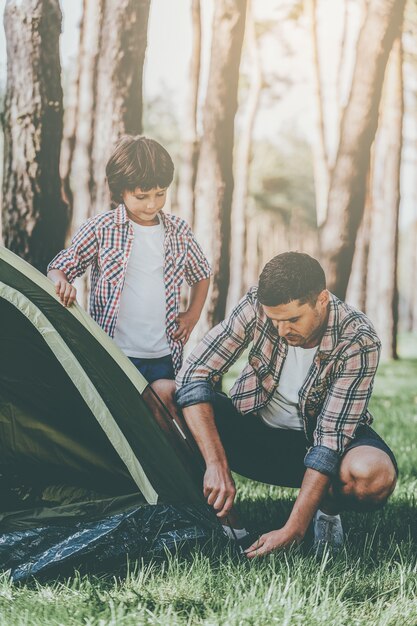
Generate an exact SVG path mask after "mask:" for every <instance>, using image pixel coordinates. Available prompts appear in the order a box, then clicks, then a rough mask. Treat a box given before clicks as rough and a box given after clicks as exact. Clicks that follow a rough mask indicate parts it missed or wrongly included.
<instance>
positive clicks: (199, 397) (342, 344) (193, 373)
mask: <svg viewBox="0 0 417 626" xmlns="http://www.w3.org/2000/svg"><path fill="white" fill-rule="evenodd" d="M329 308H330V310H329V318H328V324H327V328H326V331H325V333H324V336H323V338H322V340H321V343H320V345H319V348H318V351H317V354H316V356H315V359H314V362H313V364H312V366H311V368H310V370H309V373H308V375H307V378H306V380H305V381H304V384H303V386H302V387H301V389H300V393H299V405H300V411H301V415H302V418H303V421H304V430H305V433H306V437H307V440H308V441H309V443H310V445H311V448H310V449H309V451H308V453H307V455H306V458H305V464H306V466H307V467H312V468H313V469H317V470H318V471H321V472H323V473H327V474H334V473H336V471H337V466H338V463H339V461H340V456H341V455H342V454H343V451H344V449H345V448H346V446H347V445H348V444H349V443H350V441H351V440H352V438H353V436H354V434H355V430H356V428H357V426H358V425H359V424H371V423H372V416H371V414H370V413H369V411H368V408H367V407H368V402H369V399H370V397H371V393H372V385H373V380H374V376H375V373H376V370H377V366H378V361H379V354H380V341H379V339H378V337H377V335H376V333H375V330H374V328H373V326H372V324H371V322H370V321H369V319H368V318H367V317H366V316H365V315H364V314H363V313H361V312H359V311H357V310H356V309H354V308H353V307H350V306H348V305H347V304H345V303H344V302H342V301H341V300H339V299H338V298H336V297H335V296H333V295H332V294H330V304H329ZM249 344H252V346H251V349H250V352H249V355H248V363H247V365H246V367H245V368H244V369H243V371H242V373H241V374H240V376H239V377H238V379H237V380H236V382H235V384H234V386H233V388H232V389H231V392H230V395H231V398H232V401H233V404H234V405H235V407H236V408H237V409H238V411H240V412H241V413H249V412H256V411H257V410H258V409H260V408H261V407H263V406H264V405H266V404H267V403H268V402H269V401H270V399H271V398H272V396H273V394H274V392H275V390H276V389H277V386H278V383H279V378H280V373H281V369H282V366H283V363H284V360H285V357H286V355H287V351H288V344H287V343H286V341H285V340H284V339H281V338H280V337H279V335H278V333H277V331H276V329H275V327H274V326H273V324H272V322H271V321H270V320H269V318H268V317H267V316H266V314H265V312H264V310H263V307H262V305H261V304H260V303H259V301H258V299H257V288H256V287H253V288H252V289H250V290H249V292H248V293H247V294H246V296H244V298H242V300H241V301H240V302H239V304H238V305H237V306H236V307H235V308H234V309H233V311H232V312H231V314H230V315H229V317H228V318H227V319H226V320H224V321H223V322H221V323H220V324H218V325H217V326H216V327H215V328H213V329H212V330H211V331H210V332H209V333H208V334H207V335H206V336H205V337H204V339H203V340H202V341H201V342H200V344H199V345H198V346H197V347H196V348H195V349H194V351H193V352H192V354H191V355H190V356H189V357H188V359H187V361H186V362H185V364H184V366H183V368H182V370H181V371H180V373H179V374H178V375H177V401H178V403H179V405H180V406H181V407H185V406H189V405H192V404H197V403H199V402H210V401H211V399H212V398H213V393H214V391H213V384H214V383H215V382H217V381H218V380H219V378H220V376H221V375H222V374H224V373H225V372H227V370H228V369H229V368H230V366H231V365H232V364H233V363H234V362H235V361H236V360H237V359H238V358H239V356H240V355H241V354H242V352H243V351H244V350H245V348H247V347H248V346H249Z"/></svg>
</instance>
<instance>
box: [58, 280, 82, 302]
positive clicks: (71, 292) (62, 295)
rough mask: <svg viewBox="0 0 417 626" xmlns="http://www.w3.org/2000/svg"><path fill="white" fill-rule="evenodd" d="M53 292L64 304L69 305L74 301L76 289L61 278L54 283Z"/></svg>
mask: <svg viewBox="0 0 417 626" xmlns="http://www.w3.org/2000/svg"><path fill="white" fill-rule="evenodd" d="M55 292H56V294H57V295H58V296H59V299H60V300H61V302H62V304H63V305H64V306H71V304H72V303H73V302H75V298H76V296H77V290H76V288H75V287H74V286H73V285H71V283H69V282H68V281H66V280H62V279H61V280H57V281H56V283H55Z"/></svg>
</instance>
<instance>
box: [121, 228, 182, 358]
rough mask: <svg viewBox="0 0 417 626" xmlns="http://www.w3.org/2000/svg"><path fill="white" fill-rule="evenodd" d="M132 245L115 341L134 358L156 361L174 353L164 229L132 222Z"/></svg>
mask: <svg viewBox="0 0 417 626" xmlns="http://www.w3.org/2000/svg"><path fill="white" fill-rule="evenodd" d="M131 224H132V226H133V231H134V239H133V245H132V249H131V252H130V256H129V261H128V264H127V268H126V275H125V282H124V286H123V291H122V295H121V299H120V308H119V313H118V316H117V323H116V330H115V334H114V340H115V342H116V343H117V345H118V346H119V348H120V349H121V350H122V351H123V352H124V353H125V354H126V355H127V356H131V357H137V358H142V359H157V358H160V357H163V356H167V355H168V354H170V353H171V350H170V347H169V344H168V340H167V336H166V319H165V316H166V296H165V283H164V226H163V224H162V222H161V220H160V221H159V224H156V225H155V226H141V225H140V224H136V222H133V221H131Z"/></svg>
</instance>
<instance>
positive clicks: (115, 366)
mask: <svg viewBox="0 0 417 626" xmlns="http://www.w3.org/2000/svg"><path fill="white" fill-rule="evenodd" d="M161 424H162V428H161ZM0 476H1V478H0V494H1V495H2V497H1V498H0V500H1V502H0V533H2V532H3V533H5V534H4V535H2V536H1V537H0V567H1V566H2V564H3V566H6V565H5V564H7V562H8V561H7V558H5V555H6V553H7V551H8V550H9V552H10V549H11V548H10V546H11V545H12V544H13V545H15V543H14V542H15V540H16V537H15V538H14V539H13V541H11V539H10V537H9V539H10V542H11V543H10V542H9V543H8V540H7V536H9V535H10V533H14V532H17V533H19V532H23V533H24V532H30V533H35V534H36V532H37V529H38V531H39V528H40V527H39V526H38V524H39V521H40V520H41V521H42V520H45V519H46V520H48V523H47V525H46V526H42V528H44V529H45V528H46V529H49V530H48V532H49V531H50V532H49V535H51V533H52V528H53V527H54V524H55V522H54V519H56V518H57V515H58V513H57V511H58V509H59V506H58V508H57V506H55V504H57V503H53V501H51V500H50V501H49V502H47V501H46V500H45V498H43V495H45V494H46V493H47V492H48V488H49V493H52V491H53V490H52V491H51V489H50V486H51V484H52V485H62V486H64V487H66V488H68V487H70V488H72V489H73V490H74V489H75V491H74V493H75V492H76V489H77V488H79V489H80V490H81V491H80V493H81V494H82V493H87V491H88V490H90V492H91V493H92V494H94V493H96V494H98V495H97V497H96V498H95V499H94V497H93V502H96V503H97V502H99V501H100V497H103V496H104V497H106V496H107V497H110V498H111V501H112V502H113V501H114V500H115V501H117V500H118V498H124V497H126V495H127V494H132V493H136V496H135V498H136V501H135V506H134V507H133V509H132V510H131V511H130V513H128V512H127V511H126V510H124V509H123V510H122V511H119V512H118V513H117V514H116V518H117V515H120V516H121V517H120V518H117V519H118V520H119V521H117V519H116V518H114V515H113V513H111V514H110V513H109V511H108V510H105V511H102V515H103V517H102V518H101V520H102V522H103V523H104V521H103V520H107V521H106V524H108V523H109V521H108V520H109V519H110V518H112V519H113V518H114V519H113V521H114V524H115V525H114V526H112V524H113V522H112V523H111V524H110V526H111V527H112V529H113V530H112V531H111V533H110V534H112V533H113V532H114V533H116V534H117V533H118V530H117V529H120V528H121V527H123V528H124V527H125V526H126V525H127V526H128V527H130V526H131V525H132V524H133V522H132V521H131V520H132V519H135V520H136V522H137V523H138V524H139V523H140V519H142V518H143V519H144V517H146V516H147V515H149V516H150V519H154V518H155V516H152V515H151V511H152V510H153V511H154V513H155V511H156V510H157V509H155V508H154V505H156V506H157V507H159V506H162V509H161V510H164V511H165V513H164V515H165V517H164V524H165V527H166V528H167V527H168V525H169V514H168V513H167V511H170V512H171V514H173V512H174V511H176V513H175V515H174V517H175V516H176V517H177V518H178V516H179V517H181V511H182V510H183V507H184V506H187V507H188V509H189V510H194V511H198V512H199V513H198V515H199V524H200V526H201V523H202V522H201V520H203V522H204V523H203V526H204V525H205V528H206V532H212V530H213V528H216V527H217V526H218V524H217V521H216V518H215V516H214V514H213V513H212V511H211V510H209V509H208V507H207V506H206V504H205V502H204V499H203V495H202V490H201V482H200V479H201V466H200V465H199V461H198V460H197V458H196V457H195V455H194V452H193V450H192V445H191V444H190V442H189V440H188V439H187V434H186V433H184V430H183V429H182V427H179V425H178V424H176V423H175V422H173V420H172V418H171V417H170V416H169V414H168V413H167V411H166V409H165V408H164V407H163V405H162V404H161V403H160V402H159V403H158V399H157V398H155V396H154V394H153V392H152V390H151V388H150V387H149V386H148V384H147V382H146V380H145V379H144V378H143V377H142V376H141V375H140V374H139V372H138V371H137V370H136V368H135V367H134V366H133V365H132V363H131V362H130V360H129V359H128V358H127V357H125V355H124V354H123V353H122V352H121V351H120V350H119V349H118V348H117V346H116V345H115V344H114V342H113V341H112V340H111V339H110V338H109V337H108V336H107V335H106V333H104V331H103V330H102V329H101V328H100V327H99V326H98V325H97V324H96V323H95V322H94V321H93V320H92V319H91V318H90V317H89V316H88V315H87V314H86V313H85V312H84V311H83V310H82V309H81V308H80V307H79V306H78V305H73V306H71V307H69V308H66V307H64V306H63V305H62V304H61V303H60V302H59V300H58V298H57V296H56V295H55V290H54V286H53V285H52V283H51V282H50V281H49V280H48V279H47V278H46V277H45V276H43V275H42V274H40V273H39V272H38V271H37V270H36V269H34V268H33V267H31V266H30V265H29V264H27V263H26V262H25V261H23V260H22V259H20V258H18V257H17V256H16V255H14V254H13V253H12V252H10V251H9V250H6V249H5V248H0ZM2 489H4V491H5V493H4V494H2ZM138 490H139V493H138ZM59 491H60V490H59V489H58V490H55V492H54V493H59ZM61 491H62V489H61ZM19 493H20V494H22V493H23V494H26V496H25V497H24V498H23V501H25V502H26V505H25V506H23V507H21V509H22V510H21V511H20V510H19V507H20V504H19V500H16V497H17V494H19ZM27 494H31V497H32V496H33V498H32V500H31V498H30V497H27ZM80 497H81V496H80ZM25 498H26V500H25ZM21 500H22V498H21ZM2 502H3V504H2ZM7 503H8V504H7ZM51 504H52V506H51ZM58 505H59V503H58ZM148 505H153V506H150V507H149V506H148ZM70 506H72V507H73V508H72V510H73V511H74V512H75V511H77V513H76V514H75V513H74V516H73V518H72V519H71V520H67V522H66V526H65V524H64V526H65V527H66V528H67V530H68V528H70V530H69V531H68V532H69V535H68V537H73V535H72V534H71V533H72V530H71V529H73V528H74V524H75V525H77V524H78V525H80V524H81V525H82V524H89V525H90V526H91V529H93V528H94V524H96V531H97V533H98V536H97V537H96V539H94V541H93V543H94V545H97V546H98V545H99V544H100V542H101V539H99V537H100V533H101V531H100V529H99V527H100V522H99V520H97V519H96V518H95V517H94V516H92V510H93V509H94V510H96V507H95V505H94V504H92V502H91V501H90V502H81V503H75V505H74V504H72V505H70ZM190 507H191V509H190ZM147 508H149V511H148V513H146V509H147ZM98 510H100V507H98ZM29 511H30V512H29ZM60 511H61V509H60ZM67 511H68V509H67ZM132 511H135V512H134V513H133V512H132ZM61 512H62V511H61ZM54 516H55V517H54ZM58 517H59V516H58ZM189 517H190V516H189V512H188V513H187V514H186V515H185V517H184V519H185V526H186V525H187V521H186V520H189ZM128 519H129V520H130V521H129V522H128V521H127V520H128ZM121 520H124V521H123V523H122V522H121ZM119 522H120V523H119ZM136 522H135V523H136ZM177 522H178V519H177ZM42 523H43V521H42ZM68 524H69V526H68ZM22 525H23V526H22ZM134 525H135V524H133V526H134ZM64 526H60V527H61V528H64ZM23 527H24V529H23V530H22V528H23ZM148 530H149V528H148ZM154 530H155V532H156V529H154ZM39 532H40V533H41V534H42V533H45V532H46V531H45V530H43V531H42V532H41V531H39ZM48 532H46V534H47V535H48ZM62 532H63V531H62ZM78 532H81V531H80V529H78V531H77V532H76V533H75V534H77V533H78ZM123 532H124V531H123ZM196 532H197V531H196ZM201 532H202V531H201V528H200V530H199V531H198V532H197V535H200V534H201ZM52 534H53V533H52ZM61 534H62V533H61ZM64 534H65V533H64ZM122 534H123V533H122ZM150 534H152V533H149V532H148V540H147V541H149V536H150ZM174 534H175V533H174ZM189 534H190V533H189V532H188V534H187V533H185V536H187V537H189ZM191 534H192V533H191ZM203 534H204V533H203ZM93 535H94V532H93V531H91V532H90V533H87V536H89V537H90V538H92V537H93ZM197 535H196V536H197ZM103 536H104V535H103ZM106 536H108V535H106ZM68 537H67V539H68ZM27 541H29V539H28V536H27V537H26V538H24V541H23V544H24V545H26V544H27ZM68 541H69V544H71V540H70V539H68ZM25 542H26V543H25ZM29 543H31V542H30V541H29ZM35 543H36V542H35ZM116 543H117V542H116ZM168 543H169V542H168ZM32 544H33V545H34V543H33V541H32ZM142 544H143V542H142ZM145 544H146V541H145ZM118 545H120V547H121V546H122V545H123V541H122V542H121V543H120V544H118ZM135 545H136V546H137V545H138V543H137V541H136V544H135ZM143 545H144V544H143ZM143 545H142V548H143ZM142 548H141V549H142ZM121 549H122V548H121ZM48 550H52V552H53V546H52V547H51V546H50V547H49V548H48ZM17 552H19V553H21V552H22V551H21V550H17ZM52 552H51V551H49V552H48V553H49V554H52ZM58 552H59V553H61V552H60V551H58ZM76 553H77V554H78V555H80V554H81V553H80V552H79V551H76ZM84 553H85V554H89V548H85V550H84V552H83V554H84ZM120 554H122V552H121V553H120ZM90 556H91V555H90ZM14 566H15V567H17V566H16V564H15V563H14ZM29 569H30V570H31V571H35V570H36V568H35V569H34V567H33V564H32V566H31V568H29ZM25 571H26V570H25ZM28 571H29V570H28ZM36 571H37V570H36Z"/></svg>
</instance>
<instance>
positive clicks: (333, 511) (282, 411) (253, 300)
mask: <svg viewBox="0 0 417 626" xmlns="http://www.w3.org/2000/svg"><path fill="white" fill-rule="evenodd" d="M249 345H251V348H250V351H249V354H248V362H247V364H246V366H245V368H244V369H243V371H242V372H241V374H240V376H239V377H238V379H237V381H236V382H235V384H234V386H233V388H232V390H231V399H229V398H227V397H226V396H225V395H224V394H220V393H217V392H216V391H215V390H214V385H215V383H216V381H218V380H219V379H220V377H221V376H222V375H223V374H224V373H225V372H226V371H227V370H228V369H229V368H230V366H231V365H232V364H233V363H234V362H235V361H236V360H237V359H238V358H239V357H240V355H241V354H242V352H243V351H244V350H245V349H246V348H247V347H248V346H249ZM379 353H380V341H379V339H378V337H377V335H376V333H375V330H374V328H373V326H372V324H371V322H370V321H369V320H368V318H367V317H366V316H365V315H364V314H363V313H361V312H359V311H357V310H356V309H354V308H353V307H351V306H349V305H347V304H345V303H344V302H342V301H340V300H339V299H338V298H336V297H335V296H334V295H332V294H331V293H329V292H328V291H327V289H326V282H325V276H324V272H323V269H322V268H321V266H320V264H319V263H318V262H317V261H316V260H315V259H313V258H311V257H310V256H308V255H307V254H300V253H297V252H288V253H285V254H280V255H278V256H276V257H274V258H273V259H272V260H271V261H270V262H269V263H267V265H266V266H265V268H264V270H263V271H262V274H261V276H260V279H259V286H258V288H252V289H250V290H249V292H248V293H247V294H246V296H245V297H244V298H243V299H242V300H241V301H240V302H239V304H238V305H237V306H236V307H235V308H234V309H233V311H232V312H231V314H230V316H229V317H228V318H227V319H226V320H224V321H223V322H222V323H220V324H219V325H217V326H216V327H215V328H213V329H212V330H211V331H210V332H209V333H208V334H207V335H206V336H205V338H204V339H203V340H202V342H201V343H200V344H199V345H198V346H197V347H196V348H195V350H194V351H193V352H192V354H191V355H190V357H189V358H188V359H187V361H186V363H185V365H184V366H183V368H182V370H181V371H180V373H179V375H178V376H177V380H176V382H177V395H176V399H177V403H178V405H179V406H180V407H181V408H182V410H183V414H184V417H185V420H186V422H187V424H188V426H189V428H190V430H191V432H192V434H193V436H194V438H195V440H196V442H197V444H198V446H199V448H200V450H201V453H202V455H203V457H204V460H205V463H206V471H205V476H204V494H205V497H206V498H207V501H208V503H209V504H210V505H212V506H213V507H214V509H215V511H216V512H217V515H218V516H219V517H220V518H225V517H226V516H228V515H229V514H230V512H231V509H232V505H233V501H234V498H235V493H236V490H235V485H234V482H233V478H232V476H231V470H234V471H236V472H238V473H239V474H242V475H244V476H247V477H249V478H252V479H254V480H258V481H262V482H265V483H270V484H274V485H281V486H287V487H300V491H299V494H298V497H297V499H296V502H295V505H294V508H293V510H292V513H291V515H290V517H289V519H288V521H287V523H286V524H285V526H284V527H283V528H280V529H279V530H274V531H272V532H269V533H266V534H264V535H262V536H261V537H260V538H259V540H257V541H256V542H254V543H253V544H252V545H251V546H250V547H249V548H248V549H247V550H246V554H247V556H248V557H249V558H252V557H254V556H257V555H264V554H267V553H269V552H271V551H273V550H275V549H278V548H281V547H283V546H286V545H289V544H291V543H293V542H297V541H300V540H301V539H302V538H303V537H304V535H305V533H306V530H307V528H308V526H309V524H310V522H311V520H312V519H313V518H314V520H313V521H314V524H313V525H314V542H315V546H316V549H317V551H322V549H323V546H324V545H325V544H330V548H333V549H334V550H337V549H339V548H340V547H341V545H342V542H343V531H342V526H341V522H340V516H339V515H338V513H339V511H340V510H342V509H356V510H372V509H375V508H378V507H380V506H381V505H383V504H384V503H385V502H386V500H387V498H388V496H389V495H390V494H391V493H392V491H393V490H394V487H395V483H396V478H397V473H398V471H397V464H396V461H395V457H394V454H393V453H392V451H391V450H390V449H389V447H388V446H387V445H386V443H385V442H384V441H383V440H382V439H381V438H380V437H379V436H378V435H377V434H376V433H375V431H374V430H372V428H370V424H371V422H372V416H371V415H370V413H369V411H368V408H367V407H368V402H369V399H370V397H371V393H372V385H373V380H374V376H375V373H376V369H377V366H378V360H379Z"/></svg>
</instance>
